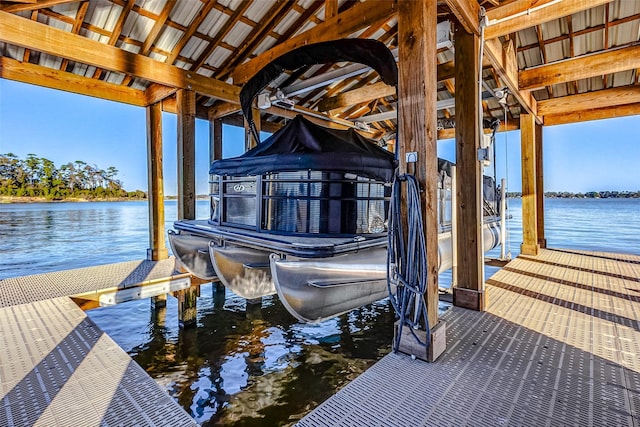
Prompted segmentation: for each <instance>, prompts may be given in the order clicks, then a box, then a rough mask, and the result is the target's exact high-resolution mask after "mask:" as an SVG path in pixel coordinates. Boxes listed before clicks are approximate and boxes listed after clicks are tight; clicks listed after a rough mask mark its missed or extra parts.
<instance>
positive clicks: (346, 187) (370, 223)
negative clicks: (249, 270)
mask: <svg viewBox="0 0 640 427" xmlns="http://www.w3.org/2000/svg"><path fill="white" fill-rule="evenodd" d="M210 189H211V193H210V200H211V217H210V221H211V222H212V223H215V224H220V225H226V226H233V227H240V228H246V229H251V230H255V231H258V232H266V233H269V232H274V233H291V234H296V235H304V234H309V235H314V236H318V235H325V234H326V235H354V234H357V235H360V234H381V233H384V232H386V228H385V227H386V219H387V218H386V217H387V210H388V206H389V199H390V192H391V189H390V186H389V185H388V184H386V183H385V182H382V181H377V180H374V179H370V178H367V177H362V176H357V175H355V174H345V173H337V172H327V171H313V170H304V171H287V172H277V173H269V174H265V175H258V176H243V177H236V176H218V175H212V176H211V181H210Z"/></svg>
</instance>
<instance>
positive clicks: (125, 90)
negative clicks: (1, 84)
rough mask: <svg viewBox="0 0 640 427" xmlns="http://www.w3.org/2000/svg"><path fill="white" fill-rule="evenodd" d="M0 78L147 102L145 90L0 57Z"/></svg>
mask: <svg viewBox="0 0 640 427" xmlns="http://www.w3.org/2000/svg"><path fill="white" fill-rule="evenodd" d="M0 77H2V78H4V79H8V80H14V81H17V82H22V83H28V84H32V85H37V86H43V87H47V88H50V89H57V90H63V91H66V92H71V93H77V94H79V95H86V96H91V97H93V98H100V99H106V100H108V101H116V102H122V103H124V104H130V105H137V106H139V107H144V106H146V105H147V104H148V102H147V97H146V95H145V92H144V91H142V90H137V89H132V88H130V87H126V86H122V85H117V84H113V83H107V82H104V81H102V80H96V79H91V78H88V77H83V76H79V75H77V74H73V73H68V72H66V71H60V70H54V69H52V68H46V67H42V66H40V65H35V64H31V63H28V62H19V61H16V60H15V59H11V58H7V57H0Z"/></svg>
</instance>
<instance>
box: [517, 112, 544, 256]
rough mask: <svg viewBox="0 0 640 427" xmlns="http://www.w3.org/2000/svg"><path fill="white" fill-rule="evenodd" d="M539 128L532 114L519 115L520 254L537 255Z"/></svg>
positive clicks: (538, 246)
mask: <svg viewBox="0 0 640 427" xmlns="http://www.w3.org/2000/svg"><path fill="white" fill-rule="evenodd" d="M539 129H540V128H539V127H538V126H537V124H536V122H535V117H533V115H532V114H521V115H520V138H521V146H522V147H521V158H522V244H521V245H520V253H521V254H523V255H538V252H539V251H540V245H539V244H538V220H537V217H538V209H537V207H536V205H537V196H536V193H537V192H536V171H537V169H536V141H537V137H536V131H539Z"/></svg>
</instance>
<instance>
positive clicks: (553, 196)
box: [507, 191, 640, 199]
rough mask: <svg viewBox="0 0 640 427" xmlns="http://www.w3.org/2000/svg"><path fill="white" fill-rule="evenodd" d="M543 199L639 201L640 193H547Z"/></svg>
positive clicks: (511, 194) (512, 195)
mask: <svg viewBox="0 0 640 427" xmlns="http://www.w3.org/2000/svg"><path fill="white" fill-rule="evenodd" d="M507 197H513V198H518V197H522V194H521V193H515V192H508V193H507ZM544 197H546V198H548V199H639V198H640V191H588V192H586V193H571V192H568V191H547V192H546V193H544Z"/></svg>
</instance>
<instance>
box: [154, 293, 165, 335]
mask: <svg viewBox="0 0 640 427" xmlns="http://www.w3.org/2000/svg"><path fill="white" fill-rule="evenodd" d="M151 302H152V303H153V304H151V316H152V318H153V322H154V323H155V324H156V326H159V327H164V326H165V324H166V320H167V294H164V295H158V296H157V297H153V298H151Z"/></svg>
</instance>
